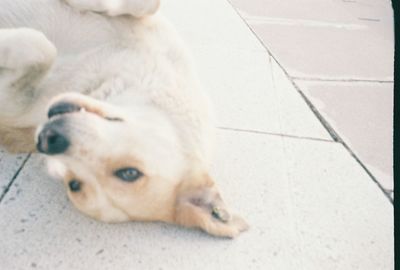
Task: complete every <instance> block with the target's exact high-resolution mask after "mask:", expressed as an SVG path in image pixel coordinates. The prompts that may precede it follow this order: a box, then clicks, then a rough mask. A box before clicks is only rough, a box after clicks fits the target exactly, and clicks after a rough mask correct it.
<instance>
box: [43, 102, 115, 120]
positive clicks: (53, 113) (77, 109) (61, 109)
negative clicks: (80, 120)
mask: <svg viewBox="0 0 400 270" xmlns="http://www.w3.org/2000/svg"><path fill="white" fill-rule="evenodd" d="M76 113H92V114H95V115H97V116H99V117H101V118H103V119H105V120H108V121H116V122H122V121H123V119H122V118H120V117H115V116H109V115H104V113H102V112H100V111H99V110H96V109H95V108H89V107H83V106H82V105H78V104H75V103H69V102H62V101H61V102H58V103H56V104H54V105H52V106H51V107H50V109H49V111H48V113H47V117H48V118H49V119H53V118H55V117H57V116H61V115H66V114H76Z"/></svg>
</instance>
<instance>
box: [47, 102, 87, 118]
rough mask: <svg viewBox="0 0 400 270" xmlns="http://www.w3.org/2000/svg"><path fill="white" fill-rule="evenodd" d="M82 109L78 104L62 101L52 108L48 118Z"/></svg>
mask: <svg viewBox="0 0 400 270" xmlns="http://www.w3.org/2000/svg"><path fill="white" fill-rule="evenodd" d="M80 109H81V107H80V106H79V105H77V104H73V103H68V102H63V101H60V102H57V103H56V104H54V105H53V106H51V107H50V109H49V111H48V113H47V116H48V117H49V118H51V117H53V116H54V115H58V114H64V113H70V112H76V111H79V110H80Z"/></svg>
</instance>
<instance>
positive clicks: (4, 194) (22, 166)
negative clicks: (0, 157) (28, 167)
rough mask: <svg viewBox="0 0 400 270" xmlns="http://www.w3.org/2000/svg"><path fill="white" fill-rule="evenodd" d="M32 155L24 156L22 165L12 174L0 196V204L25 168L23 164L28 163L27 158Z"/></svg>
mask: <svg viewBox="0 0 400 270" xmlns="http://www.w3.org/2000/svg"><path fill="white" fill-rule="evenodd" d="M31 155H32V153H29V154H27V155H26V157H25V159H24V160H23V161H22V164H21V165H20V166H19V168H18V170H17V171H16V172H15V173H14V175H13V177H12V178H11V180H10V182H9V183H8V184H7V186H6V188H5V189H4V191H3V193H2V194H1V196H0V204H1V202H2V201H3V199H4V198H5V197H6V195H7V193H8V191H10V188H11V186H12V185H13V184H14V182H15V180H16V179H17V178H18V176H19V174H20V172H21V171H22V169H23V168H24V167H25V164H26V163H27V162H28V160H29V158H30V157H31Z"/></svg>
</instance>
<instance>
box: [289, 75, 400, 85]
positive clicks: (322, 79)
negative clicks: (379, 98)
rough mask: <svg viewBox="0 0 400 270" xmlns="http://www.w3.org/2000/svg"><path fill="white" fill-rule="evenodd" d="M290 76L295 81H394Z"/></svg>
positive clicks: (385, 81)
mask: <svg viewBox="0 0 400 270" xmlns="http://www.w3.org/2000/svg"><path fill="white" fill-rule="evenodd" d="M288 76H289V77H290V78H292V79H293V80H297V81H311V82H313V81H317V82H355V83H394V81H391V80H368V79H353V78H348V79H332V78H315V77H297V76H290V75H288Z"/></svg>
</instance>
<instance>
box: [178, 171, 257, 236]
mask: <svg viewBox="0 0 400 270" xmlns="http://www.w3.org/2000/svg"><path fill="white" fill-rule="evenodd" d="M175 207H176V208H175V222H176V223H177V224H179V225H183V226H186V227H196V228H200V229H202V230H204V231H206V232H208V233H209V234H212V235H215V236H220V237H230V238H233V237H235V236H237V235H238V234H240V233H241V232H243V231H245V230H247V229H248V227H249V226H248V225H247V223H246V222H245V221H244V219H242V218H241V217H239V216H237V215H234V214H232V213H230V212H229V210H228V209H227V207H226V205H225V203H224V202H223V200H222V198H221V196H220V194H219V192H218V190H217V188H216V187H215V185H214V182H213V181H212V179H211V178H210V177H209V176H208V174H202V175H201V176H197V177H195V178H194V179H193V178H192V179H186V180H184V181H183V182H182V183H181V184H180V186H179V187H178V191H177V199H176V206H175Z"/></svg>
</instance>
